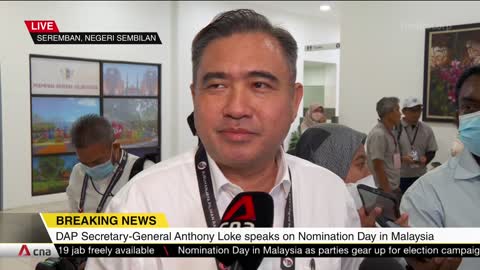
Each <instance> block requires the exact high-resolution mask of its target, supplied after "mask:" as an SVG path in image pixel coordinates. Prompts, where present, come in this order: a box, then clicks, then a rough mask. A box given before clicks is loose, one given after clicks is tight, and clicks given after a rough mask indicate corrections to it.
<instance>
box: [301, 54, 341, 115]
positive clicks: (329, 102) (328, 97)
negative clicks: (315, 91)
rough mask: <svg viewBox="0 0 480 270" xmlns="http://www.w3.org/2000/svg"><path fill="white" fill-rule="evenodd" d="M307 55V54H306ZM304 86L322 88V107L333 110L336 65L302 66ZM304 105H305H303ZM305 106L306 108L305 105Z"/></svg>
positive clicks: (335, 94)
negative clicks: (320, 86)
mask: <svg viewBox="0 0 480 270" xmlns="http://www.w3.org/2000/svg"><path fill="white" fill-rule="evenodd" d="M306 54H308V52H306ZM304 85H307V86H313V85H322V86H324V87H325V88H324V90H325V91H324V92H325V93H324V97H323V100H324V104H323V106H324V107H328V108H335V106H336V100H337V66H336V64H334V63H332V64H324V65H321V66H315V65H314V64H308V65H305V66H304ZM304 105H305V104H304ZM305 106H308V104H307V105H305Z"/></svg>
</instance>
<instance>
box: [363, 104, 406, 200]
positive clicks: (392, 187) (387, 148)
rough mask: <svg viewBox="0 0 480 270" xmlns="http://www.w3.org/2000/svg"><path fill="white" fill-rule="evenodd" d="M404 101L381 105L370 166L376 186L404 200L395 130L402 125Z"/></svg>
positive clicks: (371, 139) (371, 137)
mask: <svg viewBox="0 0 480 270" xmlns="http://www.w3.org/2000/svg"><path fill="white" fill-rule="evenodd" d="M399 102H400V100H399V99H398V98H396V97H384V98H382V99H380V100H379V101H378V102H377V114H378V117H379V118H380V119H379V120H378V124H377V125H376V126H375V127H374V128H373V129H372V130H371V131H370V133H369V134H368V137H367V157H368V166H369V168H370V170H371V171H372V173H373V176H374V178H375V183H376V184H377V186H378V187H379V188H380V189H382V190H383V191H385V192H392V193H394V194H395V195H396V196H398V197H400V196H401V191H400V188H399V186H400V167H401V158H400V147H399V144H398V141H397V136H396V134H394V127H395V126H398V124H399V123H400V117H401V113H400V106H399Z"/></svg>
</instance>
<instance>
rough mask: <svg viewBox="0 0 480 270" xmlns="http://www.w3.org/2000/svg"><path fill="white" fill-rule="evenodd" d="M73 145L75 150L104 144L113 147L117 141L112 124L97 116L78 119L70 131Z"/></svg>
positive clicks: (91, 115) (92, 115) (88, 115)
mask: <svg viewBox="0 0 480 270" xmlns="http://www.w3.org/2000/svg"><path fill="white" fill-rule="evenodd" d="M70 134H71V135H72V144H73V146H74V147H75V148H85V147H87V146H90V145H93V144H96V143H103V144H105V145H107V146H108V145H111V144H112V143H113V141H114V140H115V137H114V133H113V128H112V125H111V124H110V122H108V120H107V119H105V118H104V117H102V116H99V115H97V114H87V115H84V116H82V117H80V118H78V119H77V120H76V121H75V123H73V125H72V129H71V131H70Z"/></svg>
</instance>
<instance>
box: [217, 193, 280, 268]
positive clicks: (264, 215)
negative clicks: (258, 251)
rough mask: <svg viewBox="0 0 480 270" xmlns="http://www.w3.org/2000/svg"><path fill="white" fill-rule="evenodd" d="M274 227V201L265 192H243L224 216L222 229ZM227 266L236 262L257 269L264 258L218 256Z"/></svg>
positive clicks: (229, 206)
mask: <svg viewBox="0 0 480 270" xmlns="http://www.w3.org/2000/svg"><path fill="white" fill-rule="evenodd" d="M272 226H273V199H272V196H270V195H269V194H268V193H265V192H242V193H240V194H238V195H237V196H235V198H233V200H232V201H231V202H230V204H229V205H228V207H227V209H226V210H225V213H224V214H223V217H222V221H221V223H220V227H224V228H241V227H243V228H248V227H251V228H254V227H257V228H266V227H272ZM217 259H218V260H219V261H220V262H221V263H223V264H224V265H226V266H230V265H232V264H233V263H235V262H236V265H238V264H240V265H241V266H242V267H243V269H257V268H258V266H260V264H261V262H262V260H263V257H260V256H248V257H246V256H243V257H238V256H237V257H236V256H231V255H230V256H229V255H227V256H218V257H217Z"/></svg>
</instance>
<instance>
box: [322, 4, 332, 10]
mask: <svg viewBox="0 0 480 270" xmlns="http://www.w3.org/2000/svg"><path fill="white" fill-rule="evenodd" d="M330 9H332V8H331V7H330V6H329V5H321V6H320V10H321V11H329V10H330Z"/></svg>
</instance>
